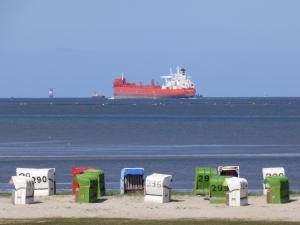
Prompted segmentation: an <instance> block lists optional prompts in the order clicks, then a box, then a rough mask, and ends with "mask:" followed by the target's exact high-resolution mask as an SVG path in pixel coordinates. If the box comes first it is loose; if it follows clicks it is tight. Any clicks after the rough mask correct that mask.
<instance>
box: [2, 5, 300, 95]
mask: <svg viewBox="0 0 300 225" xmlns="http://www.w3.org/2000/svg"><path fill="white" fill-rule="evenodd" d="M299 9H300V1H298V0H294V1H293V0H288V1H283V0H281V1H278V0H264V1H262V0H251V1H240V0H236V1H233V0H228V1H224V0H219V1H217V0H210V1H202V0H186V1H185V0H181V1H176V0H163V1H162V0H151V1H150V0H144V1H141V0H119V1H118V0H107V1H104V0H103V1H101V0H97V1H96V0H95V1H93V0H87V1H76V0H69V1H67V0H48V1H47V0H43V1H39V0H37V1H32V0H26V1H24V0H20V1H17V0H0V78H1V81H0V97H47V93H48V89H49V88H50V87H52V88H54V92H55V96H56V97H89V96H91V95H92V94H93V92H94V91H98V92H101V93H102V94H104V95H106V96H111V95H112V93H113V90H112V82H113V80H114V78H116V77H118V76H120V74H122V73H123V74H124V76H125V77H126V78H127V80H128V81H132V82H138V83H139V82H140V81H141V82H143V83H144V84H146V83H150V81H151V79H155V80H156V81H157V82H160V83H162V80H161V79H160V76H162V75H166V74H168V73H169V69H170V67H173V68H175V67H176V66H177V65H178V66H181V67H184V68H185V69H186V71H187V73H188V74H189V75H190V76H192V80H193V81H194V83H195V85H196V88H197V92H198V93H199V94H202V95H204V96H208V97H231V96H233V97H252V96H270V97H271V96H300V88H299V84H300V23H299V21H300V13H299Z"/></svg>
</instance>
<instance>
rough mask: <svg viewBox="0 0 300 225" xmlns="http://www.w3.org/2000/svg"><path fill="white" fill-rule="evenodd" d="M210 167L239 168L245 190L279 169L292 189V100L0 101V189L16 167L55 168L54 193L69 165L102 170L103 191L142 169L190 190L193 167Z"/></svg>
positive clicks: (298, 104)
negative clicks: (125, 172)
mask: <svg viewBox="0 0 300 225" xmlns="http://www.w3.org/2000/svg"><path fill="white" fill-rule="evenodd" d="M218 165H239V166H240V169H241V176H242V177H245V178H247V179H248V181H249V186H250V189H251V190H252V191H258V190H260V189H261V186H262V174H261V169H262V167H273V166H276V167H277V166H283V167H285V169H286V173H287V175H288V176H289V178H290V184H291V188H292V189H293V190H300V173H298V172H299V168H300V98H202V99H190V100H183V99H182V100H156V101H145V100H143V101H134V100H130V101H129V100H128V101H127V100H123V101H117V100H100V101H99V100H92V99H52V100H51V99H0V191H8V190H9V189H10V186H9V185H8V183H7V182H8V180H9V177H10V176H11V175H14V174H15V169H16V167H55V168H56V170H57V181H58V189H59V191H65V190H70V186H71V179H72V178H71V173H70V171H71V168H72V167H74V166H90V167H95V168H101V169H103V170H104V171H105V175H106V182H107V189H113V190H117V189H118V188H119V179H120V170H121V169H122V168H123V167H144V168H145V172H146V174H151V173H153V172H161V173H169V174H172V175H173V187H174V189H177V190H192V188H193V178H194V168H195V167H196V166H211V167H217V166H218Z"/></svg>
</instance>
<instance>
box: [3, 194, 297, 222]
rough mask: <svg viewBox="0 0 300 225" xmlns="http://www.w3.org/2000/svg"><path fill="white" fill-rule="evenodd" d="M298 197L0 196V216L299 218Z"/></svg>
mask: <svg viewBox="0 0 300 225" xmlns="http://www.w3.org/2000/svg"><path fill="white" fill-rule="evenodd" d="M299 200H300V197H293V198H292V201H291V202H290V203H288V204H281V205H268V204H266V203H265V198H264V197H263V196H259V197H252V196H251V197H249V205H248V206H244V207H227V206H225V205H212V204H210V203H209V201H208V200H204V199H203V198H202V197H198V196H174V197H173V201H172V202H169V203H166V204H155V203H144V198H143V196H108V197H103V198H102V199H101V200H100V201H99V203H93V204H78V203H75V202H74V199H73V196H71V195H58V196H50V197H39V198H36V199H35V201H36V202H35V203H34V204H30V205H13V204H11V200H10V198H9V197H1V198H0V218H1V219H5V218H7V219H8V218H9V219H24V218H53V217H70V218H71V217H78V218H79V217H81V218H82V217H101V218H132V219H177V218H190V219H210V218H214V219H220V218H227V219H249V220H273V221H278V220H281V221H300V213H299V212H300V201H299Z"/></svg>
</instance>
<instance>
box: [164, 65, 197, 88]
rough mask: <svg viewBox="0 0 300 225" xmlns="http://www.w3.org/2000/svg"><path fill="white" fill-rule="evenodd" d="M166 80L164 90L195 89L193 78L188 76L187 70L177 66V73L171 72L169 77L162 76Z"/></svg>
mask: <svg viewBox="0 0 300 225" xmlns="http://www.w3.org/2000/svg"><path fill="white" fill-rule="evenodd" d="M161 78H162V79H164V80H165V83H164V84H163V85H162V89H189V88H195V85H194V83H193V82H192V81H191V77H189V76H187V74H186V72H185V69H184V68H180V67H179V66H177V68H176V73H173V72H172V70H170V74H169V75H167V76H161Z"/></svg>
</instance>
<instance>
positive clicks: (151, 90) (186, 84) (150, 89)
mask: <svg viewBox="0 0 300 225" xmlns="http://www.w3.org/2000/svg"><path fill="white" fill-rule="evenodd" d="M161 78H163V79H164V80H165V83H164V84H163V85H162V86H161V85H157V84H155V83H154V81H152V83H151V84H150V85H142V84H135V83H128V82H127V81H126V78H125V77H123V76H122V77H121V78H117V79H115V81H114V84H113V85H114V98H115V99H140V98H144V99H159V98H191V97H194V96H195V95H196V88H195V85H194V84H193V82H192V81H191V79H190V77H188V76H187V75H186V73H185V69H183V68H179V67H177V68H176V73H174V74H173V73H172V71H170V74H169V75H167V76H162V77H161Z"/></svg>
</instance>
